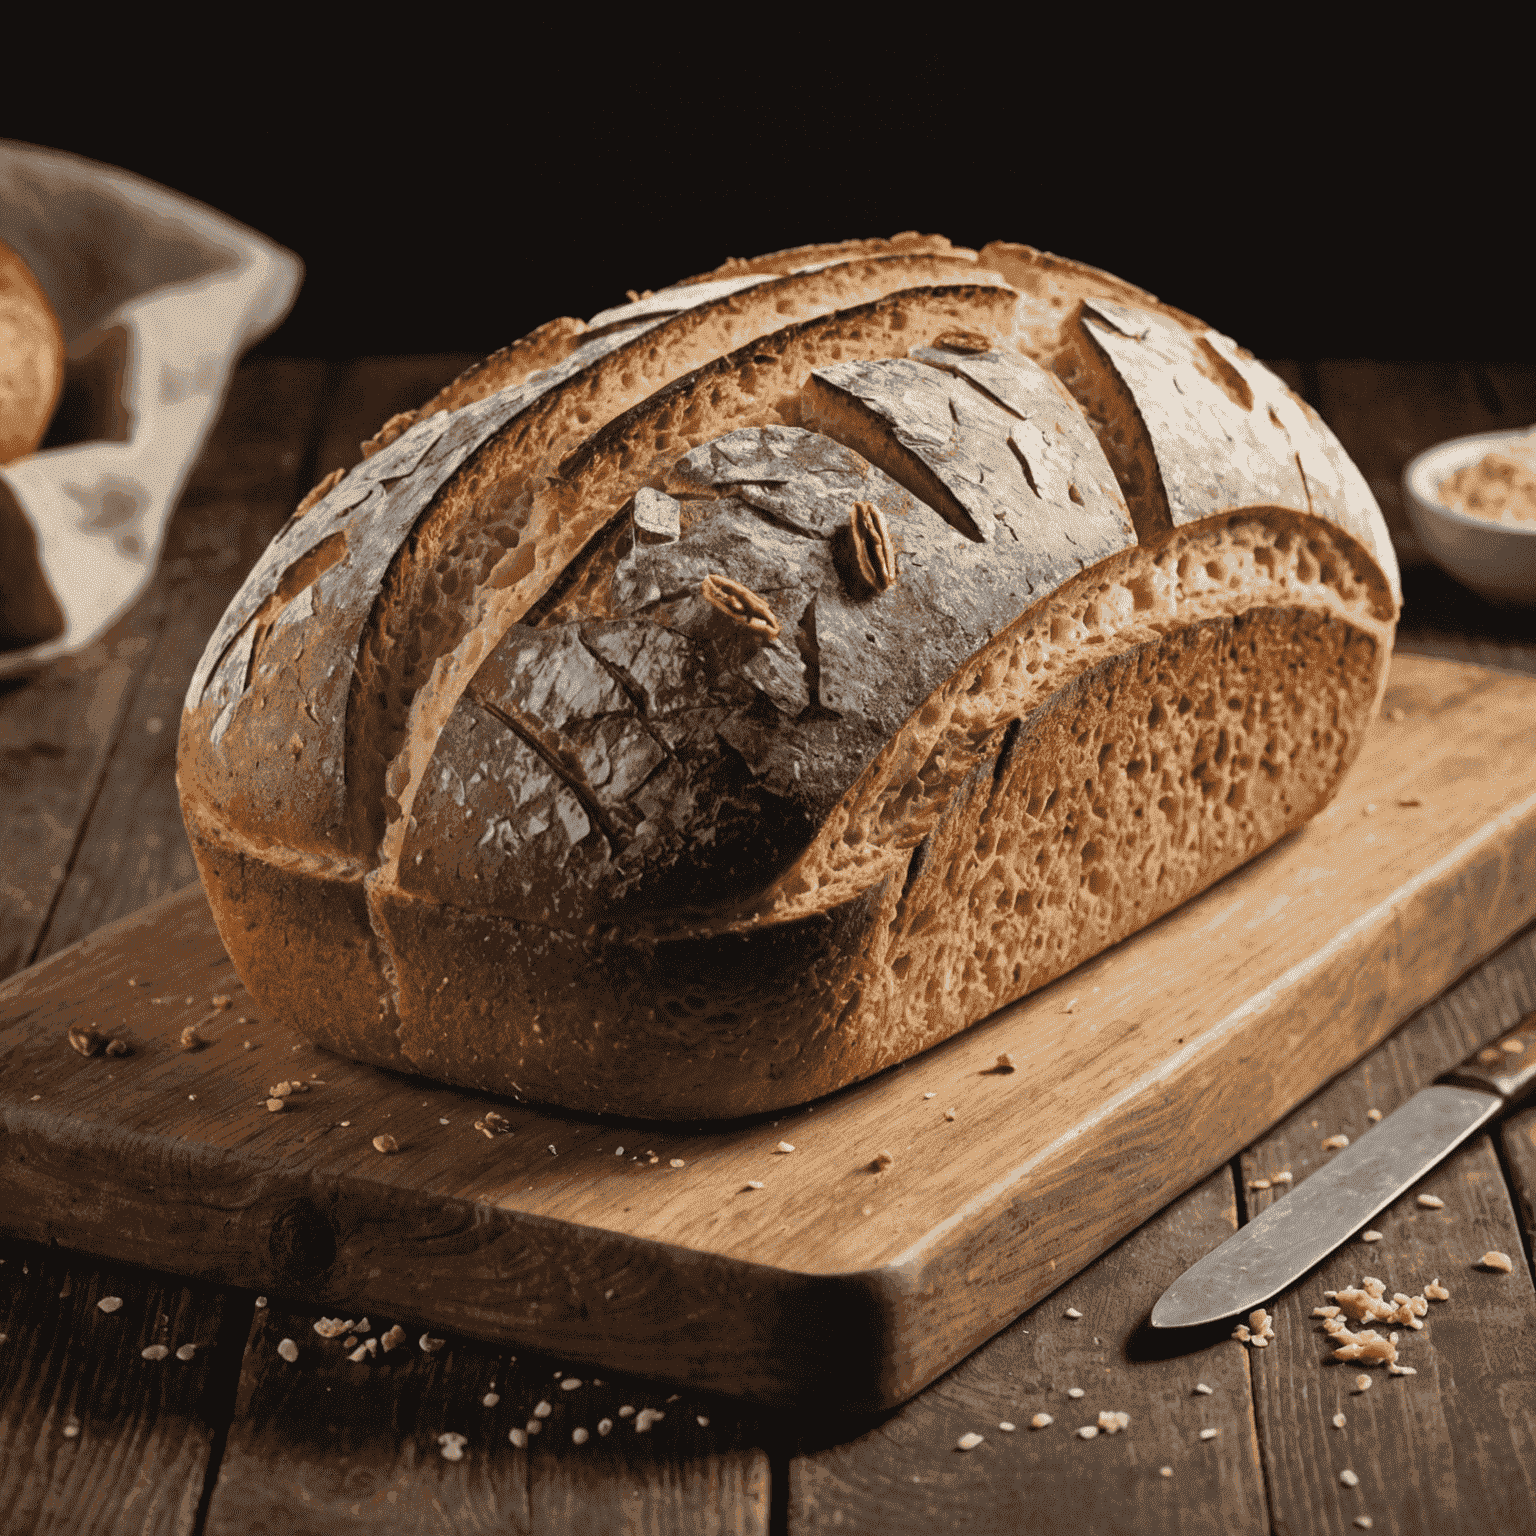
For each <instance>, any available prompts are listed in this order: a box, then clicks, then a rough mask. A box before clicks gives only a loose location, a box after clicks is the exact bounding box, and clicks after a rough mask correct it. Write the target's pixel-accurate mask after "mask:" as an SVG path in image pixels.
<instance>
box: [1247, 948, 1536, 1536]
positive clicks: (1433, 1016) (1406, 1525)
mask: <svg viewBox="0 0 1536 1536" xmlns="http://www.w3.org/2000/svg"><path fill="white" fill-rule="evenodd" d="M1533 1009H1536V933H1531V932H1527V933H1525V934H1523V935H1521V937H1520V938H1519V939H1517V940H1516V941H1515V942H1514V943H1512V944H1510V945H1508V946H1507V947H1506V948H1505V949H1504V950H1503V951H1502V952H1501V953H1499V954H1498V955H1496V956H1495V957H1494V958H1493V959H1492V960H1490V961H1489V962H1488V963H1487V964H1485V965H1484V966H1482V967H1481V968H1480V969H1479V970H1478V971H1476V972H1475V973H1474V974H1473V975H1471V976H1469V977H1468V978H1466V980H1465V981H1464V982H1463V983H1461V984H1460V985H1459V986H1457V987H1455V988H1453V989H1452V990H1451V991H1450V992H1449V993H1447V994H1446V995H1445V996H1444V997H1441V998H1440V999H1438V1000H1437V1001H1436V1002H1434V1003H1433V1004H1431V1005H1430V1006H1429V1007H1427V1008H1425V1009H1424V1010H1423V1011H1422V1012H1421V1013H1420V1014H1418V1015H1417V1016H1416V1017H1415V1018H1414V1019H1413V1020H1411V1021H1410V1022H1409V1023H1408V1024H1407V1025H1406V1026H1405V1027H1404V1028H1403V1029H1401V1030H1399V1031H1398V1032H1397V1033H1396V1034H1395V1035H1393V1037H1392V1038H1391V1039H1390V1040H1388V1041H1387V1042H1386V1043H1385V1044H1384V1045H1382V1046H1380V1047H1378V1049H1376V1050H1375V1051H1373V1052H1372V1053H1371V1054H1370V1055H1369V1056H1367V1057H1366V1058H1365V1059H1364V1060H1363V1061H1362V1062H1360V1063H1359V1064H1358V1065H1357V1066H1356V1067H1354V1068H1353V1069H1352V1070H1351V1071H1350V1072H1348V1073H1346V1074H1345V1075H1344V1076H1342V1077H1341V1078H1339V1079H1338V1080H1337V1081H1335V1082H1333V1083H1331V1084H1330V1085H1329V1086H1328V1087H1327V1088H1326V1089H1325V1090H1324V1091H1323V1092H1322V1093H1320V1094H1318V1095H1316V1096H1315V1097H1314V1098H1312V1099H1311V1100H1309V1101H1308V1102H1307V1103H1306V1104H1304V1105H1302V1106H1301V1108H1300V1109H1298V1110H1297V1111H1296V1112H1295V1113H1294V1114H1293V1115H1291V1116H1290V1117H1288V1118H1287V1119H1286V1120H1285V1121H1284V1122H1283V1123H1282V1124H1280V1125H1278V1126H1276V1127H1275V1129H1274V1130H1273V1131H1272V1132H1271V1133H1270V1134H1269V1135H1268V1136H1266V1137H1264V1138H1263V1139H1262V1140H1261V1141H1259V1142H1258V1143H1256V1144H1255V1145H1254V1146H1253V1147H1252V1148H1250V1149H1249V1150H1248V1151H1247V1152H1245V1153H1244V1155H1243V1158H1242V1169H1243V1175H1244V1186H1245V1187H1244V1191H1243V1198H1244V1199H1245V1201H1246V1202H1247V1207H1248V1214H1249V1217H1250V1218H1251V1217H1253V1216H1256V1215H1257V1214H1258V1213H1259V1212H1260V1211H1261V1210H1264V1209H1266V1208H1267V1207H1268V1206H1269V1205H1270V1204H1272V1203H1273V1202H1274V1201H1275V1200H1276V1199H1285V1198H1287V1195H1286V1194H1284V1193H1279V1192H1277V1190H1276V1188H1274V1187H1272V1188H1270V1189H1269V1190H1256V1189H1253V1188H1251V1187H1249V1186H1250V1181H1252V1180H1254V1179H1257V1178H1267V1177H1269V1176H1270V1175H1272V1174H1274V1173H1277V1172H1280V1171H1282V1170H1284V1169H1287V1168H1288V1169H1290V1170H1291V1172H1292V1173H1293V1174H1294V1176H1295V1179H1296V1181H1297V1183H1299V1182H1300V1181H1301V1180H1302V1179H1304V1178H1305V1177H1306V1176H1307V1175H1308V1174H1309V1173H1311V1172H1313V1171H1315V1170H1316V1169H1317V1168H1319V1167H1321V1166H1322V1165H1323V1164H1324V1163H1326V1162H1327V1161H1328V1160H1329V1158H1330V1157H1331V1156H1332V1155H1333V1154H1331V1153H1330V1152H1326V1151H1324V1150H1323V1149H1322V1146H1321V1143H1322V1142H1323V1140H1324V1139H1325V1138H1327V1137H1329V1136H1332V1135H1335V1134H1338V1133H1343V1134H1344V1135H1347V1136H1350V1137H1352V1138H1354V1137H1358V1136H1360V1135H1362V1134H1364V1133H1365V1132H1366V1131H1368V1130H1369V1129H1370V1127H1371V1121H1370V1119H1369V1118H1368V1115H1367V1111H1369V1110H1372V1109H1375V1110H1379V1111H1381V1112H1382V1113H1383V1114H1384V1115H1387V1114H1390V1113H1391V1112H1392V1111H1393V1110H1394V1109H1396V1108H1397V1107H1398V1106H1399V1105H1400V1104H1401V1103H1403V1102H1404V1101H1405V1100H1406V1099H1407V1098H1409V1097H1410V1096H1411V1095H1412V1094H1414V1093H1416V1092H1417V1091H1418V1090H1419V1089H1420V1088H1422V1087H1425V1086H1426V1085H1427V1084H1429V1083H1430V1082H1433V1081H1434V1079H1435V1078H1436V1077H1438V1076H1439V1075H1440V1074H1441V1073H1443V1072H1446V1071H1448V1070H1449V1069H1451V1068H1452V1067H1455V1066H1457V1065H1458V1064H1459V1063H1460V1062H1462V1061H1463V1060H1465V1059H1466V1057H1467V1056H1469V1055H1470V1054H1471V1053H1472V1052H1473V1051H1474V1050H1475V1049H1476V1048H1477V1046H1478V1045H1480V1044H1481V1043H1483V1042H1484V1041H1486V1040H1487V1039H1488V1038H1489V1037H1490V1036H1491V1035H1498V1034H1502V1033H1503V1032H1504V1031H1505V1030H1507V1029H1509V1028H1510V1027H1511V1026H1512V1025H1514V1024H1516V1023H1518V1022H1519V1021H1520V1019H1521V1018H1523V1017H1524V1016H1526V1015H1527V1014H1529V1013H1530V1012H1531V1011H1532V1010H1533ZM1503 1129H1504V1130H1505V1131H1506V1133H1507V1132H1508V1130H1509V1129H1510V1127H1508V1126H1506V1127H1504V1128H1503ZM1497 1135H1498V1130H1497V1129H1496V1130H1495V1131H1494V1132H1493V1134H1492V1135H1488V1134H1484V1135H1480V1136H1478V1137H1476V1138H1474V1139H1473V1140H1472V1141H1471V1142H1469V1143H1468V1144H1467V1145H1466V1146H1465V1147H1464V1148H1462V1149H1461V1150H1459V1151H1458V1152H1457V1153H1456V1154H1455V1155H1454V1156H1453V1157H1451V1158H1450V1159H1448V1160H1447V1161H1446V1162H1445V1163H1443V1164H1441V1165H1440V1167H1438V1168H1436V1169H1434V1170H1432V1171H1431V1172H1430V1173H1429V1174H1428V1175H1427V1176H1426V1177H1425V1178H1424V1179H1423V1180H1421V1181H1420V1183H1419V1184H1418V1185H1416V1186H1415V1187H1414V1188H1413V1189H1412V1190H1410V1191H1409V1192H1408V1193H1407V1194H1405V1195H1403V1196H1402V1198H1401V1199H1399V1200H1397V1201H1396V1202H1395V1203H1394V1204H1393V1205H1392V1206H1390V1207H1389V1208H1388V1209H1387V1210H1385V1211H1383V1212H1382V1213H1381V1214H1380V1215H1379V1216H1376V1217H1373V1218H1372V1220H1371V1223H1370V1226H1369V1227H1368V1228H1367V1229H1365V1230H1367V1231H1373V1232H1379V1233H1380V1234H1381V1235H1380V1238H1379V1239H1376V1240H1371V1241H1367V1240H1366V1239H1365V1237H1364V1234H1363V1233H1362V1234H1360V1235H1358V1236H1356V1237H1355V1238H1354V1239H1352V1240H1351V1241H1350V1242H1349V1243H1347V1244H1345V1246H1344V1247H1343V1248H1341V1249H1339V1250H1338V1251H1337V1252H1336V1253H1334V1254H1333V1255H1332V1256H1331V1257H1330V1258H1328V1259H1327V1260H1325V1261H1324V1262H1323V1264H1322V1265H1321V1266H1319V1267H1318V1268H1317V1269H1316V1270H1314V1271H1313V1273H1312V1274H1310V1275H1308V1276H1307V1277H1306V1278H1305V1279H1303V1280H1302V1281H1300V1282H1299V1283H1298V1284H1296V1285H1294V1286H1292V1287H1291V1288H1290V1289H1288V1290H1287V1291H1286V1292H1285V1293H1284V1294H1283V1295H1282V1296H1281V1297H1279V1298H1278V1299H1277V1300H1276V1301H1275V1302H1274V1303H1272V1304H1271V1308H1270V1310H1271V1311H1272V1312H1273V1314H1274V1317H1275V1325H1274V1326H1275V1333H1276V1338H1275V1340H1274V1342H1273V1344H1272V1345H1271V1346H1270V1347H1269V1348H1268V1349H1266V1350H1265V1351H1263V1353H1262V1355H1259V1354H1257V1353H1256V1354H1255V1355H1254V1358H1253V1361H1252V1365H1253V1375H1254V1395H1255V1407H1256V1411H1257V1414H1258V1421H1259V1432H1260V1441H1261V1444H1262V1446H1263V1452H1264V1462H1265V1475H1266V1480H1267V1482H1268V1486H1269V1490H1270V1504H1271V1510H1272V1514H1273V1517H1274V1522H1275V1526H1276V1528H1277V1529H1278V1530H1281V1531H1290V1530H1296V1531H1304V1530H1320V1529H1321V1530H1326V1529H1335V1528H1343V1527H1346V1526H1347V1525H1348V1523H1349V1522H1350V1521H1352V1520H1353V1519H1354V1518H1355V1516H1357V1515H1361V1514H1365V1515H1369V1516H1370V1517H1371V1519H1372V1521H1373V1528H1374V1530H1376V1531H1452V1530H1454V1531H1462V1530H1469V1531H1470V1530H1501V1529H1503V1530H1518V1529H1520V1527H1521V1526H1522V1524H1528V1523H1529V1519H1530V1511H1531V1509H1532V1508H1536V1459H1533V1457H1532V1454H1531V1452H1532V1445H1531V1433H1530V1426H1531V1424H1532V1422H1536V1292H1533V1289H1532V1285H1531V1272H1530V1269H1529V1267H1528V1266H1527V1264H1526V1262H1525V1253H1524V1248H1523V1244H1522V1241H1521V1234H1520V1230H1519V1224H1518V1221H1517V1219H1516V1213H1515V1210H1514V1209H1513V1207H1512V1205H1511V1201H1510V1194H1509V1191H1508V1189H1507V1188H1506V1186H1505V1183H1504V1179H1503V1177H1502V1174H1501V1172H1500V1168H1499V1162H1498V1158H1497V1156H1496V1154H1495V1151H1494V1144H1493V1142H1494V1137H1496V1136H1497ZM1290 1187H1291V1188H1293V1189H1294V1188H1295V1185H1294V1184H1293V1185H1292V1186H1290ZM1420 1194H1431V1195H1434V1196H1436V1197H1438V1198H1440V1199H1442V1200H1443V1201H1444V1202H1445V1203H1444V1205H1443V1206H1442V1207H1440V1208H1438V1209H1427V1208H1425V1207H1422V1206H1420V1205H1419V1204H1418V1201H1417V1197H1418V1195H1420ZM1490 1249H1492V1250H1496V1251H1499V1252H1502V1253H1507V1254H1508V1255H1509V1256H1510V1257H1511V1258H1512V1259H1513V1260H1514V1270H1513V1272H1512V1273H1510V1274H1507V1275H1506V1274H1500V1273H1498V1272H1496V1271H1492V1270H1487V1269H1484V1268H1482V1267H1481V1266H1480V1265H1479V1263H1478V1260H1479V1259H1480V1258H1481V1256H1482V1255H1483V1254H1484V1253H1486V1252H1488V1251H1489V1250H1490ZM1367 1275H1371V1276H1375V1277H1377V1278H1379V1279H1381V1280H1383V1281H1384V1282H1385V1283H1386V1286H1387V1291H1388V1294H1392V1293H1395V1292H1398V1291H1402V1292H1404V1293H1406V1294H1409V1295H1417V1294H1420V1293H1422V1291H1423V1288H1424V1286H1425V1285H1426V1284H1427V1283H1429V1282H1430V1281H1432V1280H1435V1279H1438V1280H1439V1281H1440V1282H1441V1284H1442V1285H1443V1286H1445V1287H1446V1288H1447V1289H1448V1290H1449V1291H1450V1293H1451V1299H1450V1300H1449V1301H1447V1302H1431V1303H1430V1304H1429V1311H1428V1315H1427V1316H1426V1317H1425V1318H1424V1328H1423V1330H1422V1332H1414V1331H1412V1330H1409V1329H1407V1328H1401V1329H1398V1330H1397V1338H1398V1363H1399V1364H1401V1365H1406V1366H1409V1367H1411V1368H1412V1369H1413V1370H1414V1371H1415V1372H1416V1373H1417V1374H1416V1375H1413V1376H1392V1375H1390V1374H1388V1372H1387V1370H1386V1368H1385V1367H1384V1366H1374V1367H1371V1368H1370V1369H1369V1370H1368V1371H1366V1372H1364V1374H1365V1375H1366V1376H1367V1378H1368V1379H1369V1381H1370V1383H1371V1385H1370V1387H1369V1388H1368V1389H1367V1390H1365V1391H1363V1392H1362V1391H1360V1390H1358V1388H1357V1386H1356V1379H1357V1377H1358V1376H1359V1375H1361V1374H1362V1371H1361V1367H1360V1366H1359V1365H1357V1364H1355V1363H1352V1362H1341V1361H1338V1360H1335V1359H1334V1358H1332V1353H1331V1349H1332V1346H1331V1345H1330V1343H1329V1341H1328V1339H1327V1338H1326V1336H1325V1335H1324V1334H1323V1332H1322V1324H1321V1322H1320V1321H1318V1320H1316V1319H1314V1318H1313V1317H1312V1315H1311V1314H1312V1309H1313V1308H1314V1307H1318V1306H1323V1305H1325V1304H1326V1301H1325V1298H1324V1296H1323V1292H1324V1291H1325V1290H1338V1289H1340V1288H1342V1287H1345V1286H1352V1285H1359V1284H1360V1283H1361V1281H1362V1279H1363V1278H1364V1277H1365V1276H1367ZM1355 1326H1364V1325H1355ZM1377 1326H1378V1328H1379V1327H1380V1325H1377ZM1383 1331H1385V1330H1383ZM1336 1413H1343V1414H1344V1416H1345V1420H1346V1423H1345V1425H1344V1427H1343V1429H1336V1428H1335V1427H1334V1425H1333V1422H1332V1421H1333V1416H1334V1415H1335V1414H1336ZM1346 1471H1348V1472H1352V1473H1354V1474H1355V1475H1356V1477H1357V1478H1358V1479H1359V1481H1358V1483H1357V1484H1356V1485H1354V1486H1346V1484H1345V1483H1344V1482H1342V1481H1341V1474H1343V1473H1344V1472H1346Z"/></svg>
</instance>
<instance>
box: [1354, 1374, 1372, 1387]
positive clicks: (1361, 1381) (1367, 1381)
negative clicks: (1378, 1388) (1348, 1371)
mask: <svg viewBox="0 0 1536 1536" xmlns="http://www.w3.org/2000/svg"><path fill="white" fill-rule="evenodd" d="M1370 1390H1371V1378H1370V1377H1369V1376H1367V1375H1366V1374H1365V1373H1364V1372H1363V1371H1362V1372H1361V1373H1360V1374H1359V1375H1358V1376H1356V1377H1355V1391H1356V1392H1369V1391H1370Z"/></svg>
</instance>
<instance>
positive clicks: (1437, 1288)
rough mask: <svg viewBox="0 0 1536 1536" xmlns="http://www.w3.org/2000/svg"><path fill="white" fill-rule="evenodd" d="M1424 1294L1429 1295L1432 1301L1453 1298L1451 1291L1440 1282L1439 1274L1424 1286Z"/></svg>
mask: <svg viewBox="0 0 1536 1536" xmlns="http://www.w3.org/2000/svg"><path fill="white" fill-rule="evenodd" d="M1424 1294H1425V1295H1426V1296H1427V1297H1429V1299H1430V1300H1431V1301H1449V1300H1450V1299H1451V1293H1450V1292H1449V1291H1448V1290H1446V1288H1445V1287H1444V1286H1443V1285H1441V1284H1440V1276H1439V1275H1436V1276H1435V1278H1434V1279H1433V1280H1431V1281H1430V1282H1429V1284H1428V1285H1426V1286H1425V1287H1424Z"/></svg>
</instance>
